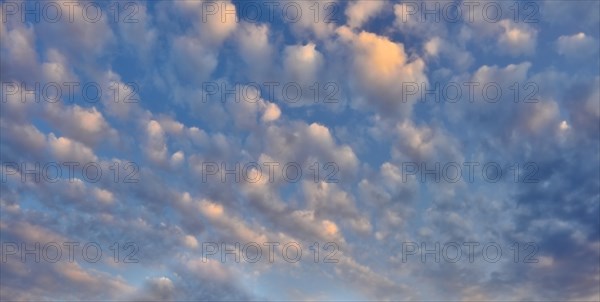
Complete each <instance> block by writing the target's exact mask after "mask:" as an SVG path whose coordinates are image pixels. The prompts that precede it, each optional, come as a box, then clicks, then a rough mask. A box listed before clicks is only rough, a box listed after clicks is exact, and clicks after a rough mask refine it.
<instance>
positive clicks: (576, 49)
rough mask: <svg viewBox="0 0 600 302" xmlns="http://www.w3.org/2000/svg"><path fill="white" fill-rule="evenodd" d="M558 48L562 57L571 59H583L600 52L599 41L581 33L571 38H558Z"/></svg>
mask: <svg viewBox="0 0 600 302" xmlns="http://www.w3.org/2000/svg"><path fill="white" fill-rule="evenodd" d="M556 48H557V51H558V53H559V54H561V55H564V56H567V57H569V58H582V57H588V56H592V55H593V54H595V53H597V52H598V41H597V40H596V39H594V38H593V37H590V36H587V35H586V34H585V33H582V32H580V33H577V34H574V35H571V36H560V37H558V39H557V40H556Z"/></svg>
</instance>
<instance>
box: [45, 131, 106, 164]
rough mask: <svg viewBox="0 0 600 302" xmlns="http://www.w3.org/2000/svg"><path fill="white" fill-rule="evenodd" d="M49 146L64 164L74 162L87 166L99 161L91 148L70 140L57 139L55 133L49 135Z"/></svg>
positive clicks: (64, 138)
mask: <svg viewBox="0 0 600 302" xmlns="http://www.w3.org/2000/svg"><path fill="white" fill-rule="evenodd" d="M48 146H49V148H50V151H51V152H52V154H53V155H54V156H55V157H56V158H57V159H58V160H60V161H62V162H69V161H74V162H78V163H80V164H87V163H90V162H96V161H97V160H98V157H97V156H96V155H95V154H94V151H93V150H92V149H90V148H89V147H87V146H85V145H84V144H82V143H80V142H78V141H76V140H72V139H70V138H66V137H56V135H54V133H50V134H49V135H48Z"/></svg>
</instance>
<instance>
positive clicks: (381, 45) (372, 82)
mask: <svg viewBox="0 0 600 302" xmlns="http://www.w3.org/2000/svg"><path fill="white" fill-rule="evenodd" d="M338 34H339V35H340V38H341V39H342V40H343V41H346V42H347V43H349V44H350V46H351V49H352V61H353V70H352V72H353V73H354V75H355V77H356V78H355V82H356V83H355V85H356V86H357V87H358V89H359V91H358V93H359V94H362V96H361V97H358V98H357V99H359V101H358V102H359V104H358V106H359V108H369V109H371V108H372V107H375V108H374V109H375V110H376V111H377V112H379V113H381V114H383V115H385V116H390V115H392V116H401V117H406V116H408V115H410V113H411V112H412V111H411V109H412V104H413V103H414V101H415V100H416V99H415V98H414V97H412V96H411V97H408V98H407V101H408V102H405V101H403V97H402V96H403V93H404V92H403V89H404V88H403V85H399V84H398V81H400V82H401V83H419V84H420V83H426V82H427V77H426V76H425V74H424V71H425V63H424V62H423V60H422V59H421V58H418V57H417V58H411V57H409V55H408V54H407V53H406V52H405V49H404V45H403V44H401V43H396V42H393V41H391V40H389V38H387V37H385V36H379V35H377V34H374V33H369V32H364V31H363V32H361V33H359V34H354V33H352V32H350V31H349V29H347V28H340V29H338Z"/></svg>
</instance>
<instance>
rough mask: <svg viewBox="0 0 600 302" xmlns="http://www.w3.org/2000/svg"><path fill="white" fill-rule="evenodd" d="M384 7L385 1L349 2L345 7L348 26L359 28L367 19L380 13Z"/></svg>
mask: <svg viewBox="0 0 600 302" xmlns="http://www.w3.org/2000/svg"><path fill="white" fill-rule="evenodd" d="M386 5H387V3H386V2H385V1H368V0H366V1H365V0H359V1H356V2H351V3H350V4H348V7H346V17H347V18H348V26H350V27H352V28H357V27H361V26H362V25H363V24H364V23H366V22H367V21H368V20H369V19H371V18H373V17H374V16H375V15H377V14H378V13H380V12H381V11H382V10H383V9H384V8H385V6H386Z"/></svg>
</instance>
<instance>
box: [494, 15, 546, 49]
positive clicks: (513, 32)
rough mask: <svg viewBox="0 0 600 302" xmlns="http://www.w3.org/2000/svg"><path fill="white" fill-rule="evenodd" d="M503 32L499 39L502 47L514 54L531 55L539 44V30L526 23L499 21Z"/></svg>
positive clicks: (499, 44)
mask: <svg viewBox="0 0 600 302" xmlns="http://www.w3.org/2000/svg"><path fill="white" fill-rule="evenodd" d="M498 24H499V26H500V27H501V28H502V33H501V34H500V37H499V39H498V46H499V47H500V49H501V50H502V51H503V52H505V53H508V54H510V55H513V56H517V55H523V54H526V55H531V54H533V53H534V51H535V47H536V44H537V30H535V29H534V28H532V27H531V26H529V25H527V24H525V25H522V24H520V25H519V24H516V23H513V22H511V21H510V20H506V19H505V20H502V21H500V22H498Z"/></svg>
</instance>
